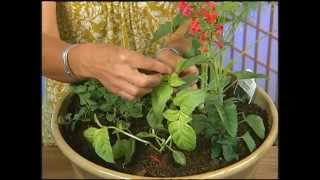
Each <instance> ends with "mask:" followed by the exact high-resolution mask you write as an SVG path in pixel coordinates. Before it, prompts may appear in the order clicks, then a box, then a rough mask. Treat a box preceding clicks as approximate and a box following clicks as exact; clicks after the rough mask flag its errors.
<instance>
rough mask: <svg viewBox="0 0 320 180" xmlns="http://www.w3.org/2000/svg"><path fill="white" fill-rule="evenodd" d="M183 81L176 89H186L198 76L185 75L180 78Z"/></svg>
mask: <svg viewBox="0 0 320 180" xmlns="http://www.w3.org/2000/svg"><path fill="white" fill-rule="evenodd" d="M181 79H182V80H183V81H185V82H186V83H185V84H184V85H182V86H180V87H178V88H177V89H178V91H181V90H182V89H186V88H188V87H190V86H191V85H192V84H193V83H195V82H196V81H197V80H198V79H199V76H198V75H188V76H185V77H182V78H181Z"/></svg>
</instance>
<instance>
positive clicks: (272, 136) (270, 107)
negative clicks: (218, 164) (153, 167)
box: [51, 88, 278, 179]
mask: <svg viewBox="0 0 320 180" xmlns="http://www.w3.org/2000/svg"><path fill="white" fill-rule="evenodd" d="M70 102H71V93H70V94H69V95H67V96H65V97H64V98H62V100H61V102H60V104H59V106H58V107H57V109H56V112H55V114H54V118H53V121H52V123H51V126H52V133H53V137H54V139H55V141H56V145H57V146H58V147H59V149H60V150H61V151H62V153H63V154H64V155H65V156H66V157H67V158H68V159H69V160H70V161H71V163H72V165H73V168H74V170H75V173H76V175H77V176H78V177H79V178H85V179H92V178H106V179H108V178H111V179H116V178H121V179H145V178H148V179H150V177H143V176H135V175H131V174H126V173H122V172H118V171H114V170H111V169H108V168H105V167H102V166H99V165H97V164H95V163H93V162H91V161H89V160H87V159H85V158H83V157H82V156H81V155H79V154H78V153H77V152H75V151H74V150H73V149H72V148H71V147H70V146H69V145H68V144H67V142H66V141H65V140H64V138H63V137H62V135H61V132H60V130H59V126H58V120H59V118H60V117H61V114H63V113H64V112H65V111H66V109H67V107H68V106H69V103H70ZM255 103H256V104H258V105H259V106H260V107H262V108H263V109H265V110H266V111H267V113H268V116H269V123H270V124H271V129H270V132H269V134H268V136H267V137H266V139H265V141H264V142H263V143H262V144H261V145H260V146H259V148H258V149H256V150H255V151H254V152H253V153H251V154H250V155H249V156H247V157H246V158H244V159H242V160H240V161H238V162H236V163H234V164H231V165H229V166H226V167H224V168H221V169H218V170H215V171H210V172H206V173H202V174H196V175H192V176H185V177H175V178H179V179H183V178H185V179H232V178H236V179H244V178H252V177H253V175H254V173H255V168H256V165H257V163H258V161H259V160H260V159H262V158H263V157H264V156H265V154H266V153H267V152H268V151H269V150H270V148H271V147H272V145H273V143H274V141H275V140H276V137H277V132H278V112H277V109H276V107H275V105H274V104H273V102H272V100H271V98H270V97H269V95H268V94H267V93H266V92H265V91H264V90H263V89H261V88H258V89H257V93H256V98H255ZM167 178H169V179H172V177H167ZM157 179H159V178H157Z"/></svg>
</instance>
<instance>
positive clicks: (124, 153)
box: [112, 139, 135, 163]
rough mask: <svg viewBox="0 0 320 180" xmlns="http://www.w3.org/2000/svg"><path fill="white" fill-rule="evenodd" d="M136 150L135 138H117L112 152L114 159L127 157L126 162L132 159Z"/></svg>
mask: <svg viewBox="0 0 320 180" xmlns="http://www.w3.org/2000/svg"><path fill="white" fill-rule="evenodd" d="M134 150H135V140H134V139H129V140H127V139H121V140H117V141H116V143H115V144H114V145H113V147H112V152H113V156H114V159H120V158H123V157H124V158H125V163H128V162H130V161H131V158H132V155H133V153H134Z"/></svg>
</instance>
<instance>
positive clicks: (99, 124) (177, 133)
mask: <svg viewBox="0 0 320 180" xmlns="http://www.w3.org/2000/svg"><path fill="white" fill-rule="evenodd" d="M254 5H255V4H254V3H251V2H250V3H249V2H242V3H240V2H220V3H213V2H207V3H203V2H193V3H187V2H180V3H179V5H178V8H179V10H180V11H179V13H178V14H177V15H176V16H175V17H174V18H173V20H172V21H169V22H166V23H164V24H161V25H160V26H159V28H158V30H157V31H156V32H155V33H154V37H153V39H152V40H151V41H150V43H153V42H155V41H157V40H160V39H161V38H163V37H165V36H166V35H168V34H170V33H173V32H175V31H176V30H177V28H178V27H179V26H180V25H182V24H183V23H186V22H188V20H189V19H192V20H191V22H190V25H189V30H188V32H187V33H186V34H185V36H186V37H187V38H188V37H191V38H192V48H191V49H190V50H188V51H187V52H184V54H183V59H181V60H180V61H179V62H178V63H177V65H176V69H175V72H173V73H172V74H170V75H166V76H165V77H164V78H163V80H162V82H161V83H160V85H159V86H157V87H156V88H154V89H153V91H152V93H151V95H150V96H149V95H148V96H145V97H143V98H140V99H137V100H135V101H133V102H130V101H125V100H123V99H121V98H120V97H118V96H115V95H113V94H111V93H109V92H108V91H107V90H106V89H105V88H104V87H103V86H102V85H101V84H100V83H99V82H98V81H97V80H88V81H85V82H81V83H79V84H74V85H73V92H74V93H75V94H76V95H77V97H78V98H79V104H80V108H79V109H77V110H76V112H74V113H68V114H66V116H65V118H64V120H65V122H64V123H67V124H70V127H71V128H72V130H74V129H75V128H76V127H77V126H76V125H77V124H78V123H79V122H88V121H94V122H95V124H96V126H95V127H89V128H88V129H86V130H85V131H84V133H83V135H84V137H85V138H86V139H87V141H88V143H89V144H91V146H92V147H93V148H94V150H95V152H96V153H97V155H98V156H99V157H100V158H102V159H103V160H104V161H106V162H109V163H114V162H115V161H117V160H120V159H122V160H123V165H126V164H127V163H129V162H130V161H131V159H132V156H133V154H134V152H135V147H136V143H144V144H146V145H148V146H150V147H151V148H153V149H154V150H156V151H157V152H159V153H161V152H163V151H165V150H168V151H171V153H172V157H173V159H174V160H175V162H176V163H178V164H180V165H186V163H187V161H186V157H185V155H184V153H183V151H192V150H194V149H195V148H196V145H197V136H199V135H201V136H202V135H204V136H205V137H206V138H208V139H210V142H211V158H222V157H223V158H224V159H225V160H226V161H232V160H237V159H238V158H239V154H238V145H239V142H240V141H243V142H244V143H245V144H246V146H247V148H248V150H249V151H250V152H252V151H254V149H255V148H256V144H255V141H254V139H253V138H252V135H251V134H250V133H249V131H247V132H245V133H244V134H242V135H240V136H239V133H238V127H239V124H241V123H247V124H248V126H249V127H250V128H251V129H252V131H253V132H254V133H255V134H256V135H257V136H258V137H259V138H260V139H263V138H264V137H265V127H264V124H263V120H262V118H261V117H259V116H257V115H254V114H250V115H248V116H244V115H243V120H242V121H240V122H239V120H238V114H239V112H237V108H236V107H237V101H238V99H237V98H235V97H231V98H230V97H229V98H228V99H226V97H225V93H226V91H227V90H228V89H229V88H231V87H233V86H234V85H236V84H237V82H238V80H240V79H251V78H264V77H265V76H264V75H262V74H256V73H252V72H247V71H238V72H232V69H233V65H234V63H235V62H234V61H230V63H229V64H228V65H226V66H224V65H223V64H224V63H223V58H222V57H223V51H224V49H225V47H224V45H228V42H229V41H230V40H231V37H232V34H233V32H234V31H235V28H236V27H237V25H238V24H239V22H240V21H241V20H244V19H245V18H246V17H247V15H248V13H249V12H250V10H251V9H252V8H254V7H255V6H254ZM224 24H228V25H229V26H230V28H229V30H228V31H227V32H225V34H226V35H223V33H224V30H223V27H224ZM213 43H215V45H213ZM192 65H196V66H198V67H199V68H200V73H199V75H191V76H186V77H180V76H179V75H180V73H181V72H182V71H184V70H185V69H187V68H188V67H190V66H192ZM196 80H199V82H198V85H199V88H198V89H192V88H191V85H192V84H193V83H194V82H195V81H196ZM240 113H241V112H240ZM143 117H145V118H146V121H147V123H148V124H149V126H150V128H149V129H148V130H147V131H141V132H138V133H136V134H133V133H132V132H131V130H130V120H137V121H141V118H143ZM111 137H115V139H116V140H115V142H114V143H111V141H110V138H111Z"/></svg>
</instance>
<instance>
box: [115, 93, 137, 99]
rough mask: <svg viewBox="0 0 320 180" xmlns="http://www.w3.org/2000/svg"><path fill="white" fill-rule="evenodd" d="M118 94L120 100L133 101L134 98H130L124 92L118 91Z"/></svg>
mask: <svg viewBox="0 0 320 180" xmlns="http://www.w3.org/2000/svg"><path fill="white" fill-rule="evenodd" d="M118 94H119V95H120V96H121V97H122V98H124V99H127V100H129V101H132V100H134V99H135V97H134V96H131V95H130V94H128V93H126V92H124V91H118Z"/></svg>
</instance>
